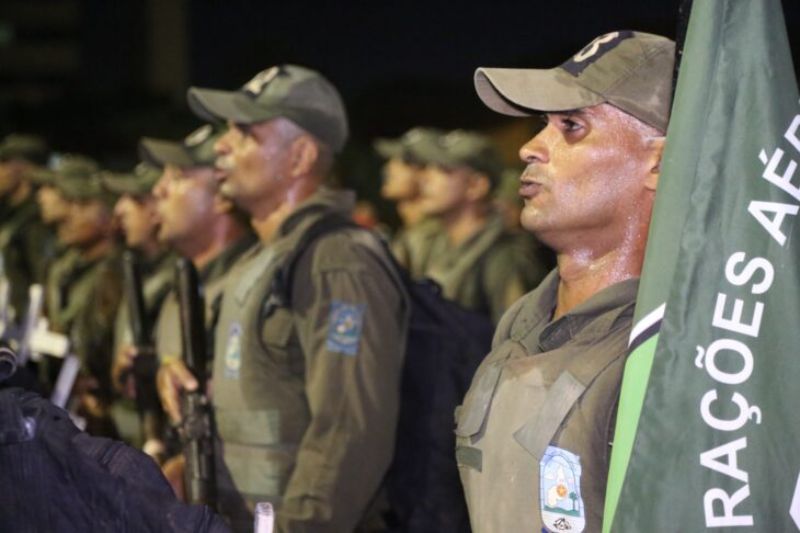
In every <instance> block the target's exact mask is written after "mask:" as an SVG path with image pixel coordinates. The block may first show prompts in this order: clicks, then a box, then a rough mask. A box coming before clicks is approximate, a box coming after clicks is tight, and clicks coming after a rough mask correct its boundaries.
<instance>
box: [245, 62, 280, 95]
mask: <svg viewBox="0 0 800 533" xmlns="http://www.w3.org/2000/svg"><path fill="white" fill-rule="evenodd" d="M280 70H281V69H280V67H277V66H275V67H270V68H268V69H267V70H262V71H261V72H259V73H258V74H256V75H255V76H254V77H253V79H252V80H250V81H248V82H247V83H246V84H245V85H244V90H245V91H247V92H249V93H251V94H252V95H253V96H258V95H259V94H261V91H263V90H264V86H265V85H267V84H268V83H269V82H271V81H272V80H274V79H275V76H277V75H278V73H280Z"/></svg>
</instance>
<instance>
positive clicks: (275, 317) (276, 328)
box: [261, 308, 294, 348]
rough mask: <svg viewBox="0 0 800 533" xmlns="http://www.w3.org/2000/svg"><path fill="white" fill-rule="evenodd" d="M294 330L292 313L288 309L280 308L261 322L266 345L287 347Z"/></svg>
mask: <svg viewBox="0 0 800 533" xmlns="http://www.w3.org/2000/svg"><path fill="white" fill-rule="evenodd" d="M293 331H294V324H293V322H292V313H291V312H290V311H289V310H288V309H285V308H279V309H276V310H275V311H274V312H273V313H272V314H271V315H270V316H269V317H268V318H267V319H266V320H264V322H263V324H261V341H262V342H263V343H264V344H265V345H266V346H274V347H276V348H285V347H286V346H287V345H288V344H289V341H290V340H291V338H292V332H293Z"/></svg>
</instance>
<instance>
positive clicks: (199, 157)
mask: <svg viewBox="0 0 800 533" xmlns="http://www.w3.org/2000/svg"><path fill="white" fill-rule="evenodd" d="M223 132H224V128H222V129H214V126H212V125H211V124H206V125H204V126H200V127H199V128H197V129H196V130H194V131H193V132H192V133H190V134H189V135H187V136H186V137H185V138H184V139H183V140H182V141H178V142H175V141H167V140H164V139H152V138H149V137H143V138H142V140H141V141H139V157H141V158H142V160H144V161H145V162H147V163H149V164H150V165H153V166H155V167H164V166H166V165H176V166H179V167H183V168H186V167H206V166H213V165H214V160H215V159H216V154H215V153H214V143H216V142H217V139H219V138H220V136H221V135H222V134H223Z"/></svg>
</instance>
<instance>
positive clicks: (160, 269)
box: [114, 253, 175, 353]
mask: <svg viewBox="0 0 800 533" xmlns="http://www.w3.org/2000/svg"><path fill="white" fill-rule="evenodd" d="M143 263H144V264H143V265H142V267H143V268H142V271H143V272H142V297H143V299H144V307H145V312H146V313H147V317H146V318H147V319H148V320H150V324H154V322H155V318H156V317H157V316H158V314H159V311H160V309H161V304H162V303H163V302H164V298H166V296H167V293H169V290H170V288H171V287H172V283H173V281H174V279H175V254H172V253H163V254H160V255H159V256H158V257H156V258H155V259H153V260H151V261H145V262H143ZM126 294H127V293H124V294H123V296H122V300H121V302H120V306H119V310H118V311H117V318H116V320H115V322H114V353H117V351H118V350H119V349H120V348H122V347H123V346H127V345H131V344H132V343H133V333H132V331H131V321H130V315H129V308H128V302H127V296H126ZM153 330H155V328H153Z"/></svg>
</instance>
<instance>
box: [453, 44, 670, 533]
mask: <svg viewBox="0 0 800 533" xmlns="http://www.w3.org/2000/svg"><path fill="white" fill-rule="evenodd" d="M674 53H675V48H674V43H673V42H672V41H670V40H669V39H666V38H664V37H660V36H656V35H650V34H645V33H637V32H630V31H619V32H613V33H609V34H606V35H602V36H600V37H598V38H597V39H595V40H594V41H592V42H591V43H589V44H588V45H587V46H586V47H585V48H583V49H582V50H581V51H579V52H578V53H577V54H575V55H574V56H573V57H572V58H570V59H569V60H567V61H566V62H565V63H563V64H562V65H561V66H560V67H557V68H554V69H549V70H536V69H503V68H479V69H478V70H477V72H476V73H475V86H476V89H477V91H478V95H479V96H480V97H481V99H482V100H483V102H484V103H485V104H486V105H487V106H488V107H490V108H491V109H493V110H495V111H498V112H500V113H504V114H507V115H513V116H524V115H531V114H534V113H540V112H543V113H544V114H545V117H546V121H547V124H546V126H545V128H544V129H543V130H542V131H541V132H540V133H539V134H537V135H536V136H535V137H534V138H532V139H531V140H530V141H528V142H527V143H526V144H525V145H523V146H522V148H521V149H520V158H521V159H522V161H523V162H524V163H525V164H526V168H525V171H524V172H523V174H522V176H521V178H520V183H521V186H520V195H521V196H522V198H523V200H524V207H523V210H522V215H521V222H522V226H523V227H524V228H525V229H526V230H527V231H530V232H532V233H534V234H535V235H536V236H537V237H538V238H539V240H541V241H542V242H543V243H544V244H546V245H547V246H549V247H551V248H552V249H553V250H554V251H555V253H556V254H557V259H558V268H557V269H556V270H554V271H553V272H551V273H550V274H549V275H548V277H547V278H546V279H545V280H544V281H543V282H542V283H541V285H539V287H538V288H537V289H536V290H534V291H533V292H531V293H529V294H527V295H526V296H525V297H523V298H522V299H520V300H519V301H518V302H517V303H516V304H514V306H513V307H512V308H511V309H509V311H508V312H506V314H505V315H504V316H503V319H502V320H501V322H500V324H499V326H498V328H497V332H496V334H495V339H494V342H493V348H492V351H491V353H490V354H489V355H488V356H487V358H486V359H485V360H484V362H483V363H482V365H481V367H480V368H479V369H478V372H477V373H476V375H475V377H474V380H473V382H472V386H471V388H470V390H469V392H468V393H467V395H466V397H465V398H464V402H463V404H462V405H461V406H460V408H459V409H458V411H457V415H456V418H457V429H456V435H457V449H456V458H457V460H458V464H459V470H460V473H461V479H462V482H463V485H464V490H465V493H466V496H467V503H468V507H469V512H470V520H471V523H472V526H473V530H474V531H475V532H476V533H482V532H495V531H549V532H556V531H582V530H585V531H600V527H601V523H602V516H603V502H604V496H605V487H606V477H607V472H608V459H609V455H610V443H611V442H612V441H613V427H614V417H615V412H616V403H617V396H618V392H619V387H620V381H621V376H622V369H623V364H624V361H625V354H626V353H627V349H626V347H627V340H628V336H629V333H630V328H631V319H632V313H633V306H634V300H635V297H636V291H637V285H638V277H639V275H640V272H641V267H642V260H643V256H644V250H645V241H646V238H647V231H648V225H649V222H650V215H651V210H652V206H653V199H654V195H655V188H656V184H657V180H658V175H659V164H660V158H661V153H662V150H663V144H664V137H663V136H664V134H665V131H666V129H667V121H668V115H669V108H670V96H671V78H672V65H673V61H674Z"/></svg>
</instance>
